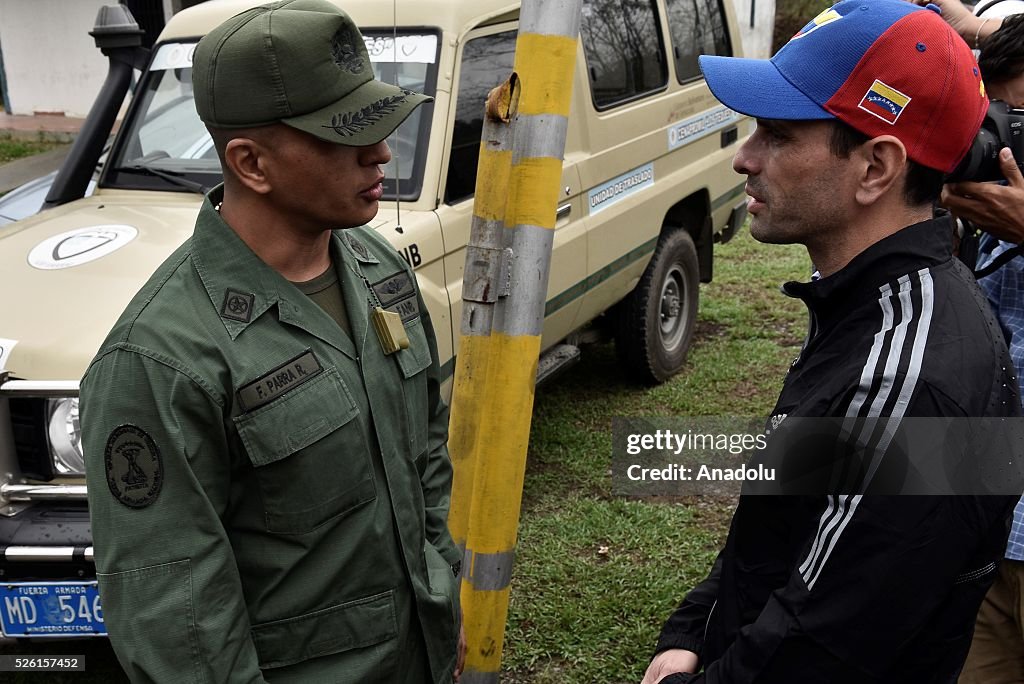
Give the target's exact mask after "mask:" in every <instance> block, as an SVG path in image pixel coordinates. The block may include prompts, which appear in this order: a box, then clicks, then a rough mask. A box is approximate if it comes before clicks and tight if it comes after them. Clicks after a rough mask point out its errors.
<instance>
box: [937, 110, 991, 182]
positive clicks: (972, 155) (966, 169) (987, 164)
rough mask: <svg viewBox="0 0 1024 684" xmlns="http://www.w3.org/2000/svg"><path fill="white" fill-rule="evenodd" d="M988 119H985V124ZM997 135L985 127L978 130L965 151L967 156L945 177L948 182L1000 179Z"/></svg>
mask: <svg viewBox="0 0 1024 684" xmlns="http://www.w3.org/2000/svg"><path fill="white" fill-rule="evenodd" d="M988 122H989V119H985V123H986V124H987V123H988ZM1001 147H1002V146H1001V144H1000V142H999V137H998V136H997V135H996V134H995V133H993V132H992V131H990V130H989V129H988V128H986V127H982V129H981V130H980V131H978V137H977V138H975V139H974V144H973V145H971V149H970V150H969V151H968V152H967V156H966V157H964V159H963V161H961V162H960V164H959V165H957V167H956V168H955V169H953V173H951V174H949V177H948V178H947V179H946V180H947V181H948V182H950V183H957V182H959V181H968V180H969V181H979V182H980V181H990V180H1001V179H1002V177H1003V173H1002V171H1000V170H999V150H1000V148H1001Z"/></svg>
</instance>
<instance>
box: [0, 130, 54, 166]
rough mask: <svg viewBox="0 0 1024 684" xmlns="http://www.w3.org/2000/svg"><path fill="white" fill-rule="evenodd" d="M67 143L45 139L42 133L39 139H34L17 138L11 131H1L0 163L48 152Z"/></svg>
mask: <svg viewBox="0 0 1024 684" xmlns="http://www.w3.org/2000/svg"><path fill="white" fill-rule="evenodd" d="M66 144H67V143H64V142H56V141H53V140H43V139H42V136H41V135H40V138H39V139H38V140H32V139H22V138H15V137H13V136H11V135H10V134H9V133H7V134H2V133H0V164H6V163H7V162H12V161H14V160H15V159H21V158H22V157H30V156H32V155H33V154H39V153H40V152H47V151H49V150H52V149H54V148H57V147H61V146H63V145H66Z"/></svg>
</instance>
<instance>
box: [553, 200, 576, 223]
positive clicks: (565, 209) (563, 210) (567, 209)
mask: <svg viewBox="0 0 1024 684" xmlns="http://www.w3.org/2000/svg"><path fill="white" fill-rule="evenodd" d="M549 206H550V205H549ZM571 213H572V205H571V204H563V205H562V206H560V207H558V211H557V212H555V220H556V221H561V220H562V219H564V218H565V217H566V216H568V215H569V214H571Z"/></svg>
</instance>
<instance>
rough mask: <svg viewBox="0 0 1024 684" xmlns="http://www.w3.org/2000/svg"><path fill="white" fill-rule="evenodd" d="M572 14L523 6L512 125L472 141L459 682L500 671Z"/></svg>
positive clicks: (554, 6) (572, 1) (470, 683)
mask: <svg viewBox="0 0 1024 684" xmlns="http://www.w3.org/2000/svg"><path fill="white" fill-rule="evenodd" d="M581 4H582V0H524V2H523V4H522V9H521V11H520V20H519V36H518V39H517V43H516V57H515V73H514V74H513V76H512V77H511V78H510V79H509V81H508V82H507V83H506V84H505V86H504V89H505V90H504V95H502V94H501V93H502V91H501V90H499V91H498V95H497V97H496V96H495V94H494V93H492V98H491V99H497V100H498V102H500V103H505V102H507V103H508V111H507V114H508V116H507V118H508V119H509V122H510V123H509V125H508V126H507V127H506V126H502V125H498V124H495V126H494V127H492V130H491V131H490V137H489V136H488V131H486V130H485V135H484V139H483V141H482V142H481V153H480V163H479V165H478V175H477V195H476V197H475V200H474V201H475V204H474V219H473V231H472V232H473V233H475V234H476V237H477V238H479V242H478V243H474V241H473V240H474V238H473V235H472V234H471V238H470V239H471V247H470V248H469V249H468V250H467V255H466V270H465V281H464V285H463V288H464V297H463V298H464V300H465V303H464V309H463V319H462V335H461V338H460V342H459V353H458V359H457V364H456V373H455V386H454V394H453V401H452V429H451V434H452V437H451V439H450V441H449V448H450V450H451V452H452V459H453V462H454V464H455V469H456V473H455V482H454V484H453V492H452V513H451V517H450V521H449V524H450V527H451V529H452V533H453V536H454V537H455V539H456V542H457V543H459V544H460V545H461V546H463V548H464V560H463V564H462V577H463V581H462V592H461V593H462V609H463V624H464V625H465V629H466V641H467V645H468V652H467V655H466V667H465V671H464V673H463V675H462V681H463V682H465V683H466V684H483V683H488V684H490V683H494V682H497V681H498V671H499V668H500V666H501V653H502V643H503V640H504V633H505V621H506V618H507V615H508V600H509V583H510V581H511V577H512V561H513V557H514V553H515V544H516V536H517V532H518V527H519V512H520V506H521V503H522V492H523V477H524V474H525V470H526V450H527V443H528V441H529V436H530V419H531V414H532V411H533V396H534V384H535V380H536V375H537V360H538V357H539V355H540V343H541V339H540V337H541V331H542V328H543V324H544V304H545V299H546V295H547V286H548V273H549V270H550V265H551V246H552V244H553V242H554V228H555V219H556V211H557V203H558V192H559V188H560V185H561V177H562V156H563V154H564V152H565V134H566V129H567V127H568V121H569V105H570V101H571V95H572V79H573V68H574V66H575V60H576V51H577V50H576V46H577V38H578V35H579V27H580V7H581ZM499 118H500V117H499ZM492 123H495V122H494V121H493V120H492ZM488 125H489V126H490V124H488ZM509 143H511V145H510V146H509ZM481 190H483V193H484V194H482V195H481V194H480V193H481ZM467 501H468V503H467Z"/></svg>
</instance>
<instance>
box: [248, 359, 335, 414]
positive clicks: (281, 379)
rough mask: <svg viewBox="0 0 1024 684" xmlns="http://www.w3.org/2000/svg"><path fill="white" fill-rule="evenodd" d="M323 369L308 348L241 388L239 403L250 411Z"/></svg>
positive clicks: (288, 390)
mask: <svg viewBox="0 0 1024 684" xmlns="http://www.w3.org/2000/svg"><path fill="white" fill-rule="evenodd" d="M323 370H324V367H323V366H321V365H320V361H319V360H318V359H317V358H316V354H314V353H313V351H312V350H307V351H305V352H303V353H302V354H299V355H298V356H296V357H295V358H294V359H292V360H290V361H285V362H284V363H282V364H281V365H280V366H278V367H277V368H274V369H273V370H271V371H268V372H266V373H264V374H263V375H261V376H260V377H258V378H256V379H255V380H253V381H252V382H250V383H249V384H248V385H245V386H244V387H241V388H239V390H238V393H237V394H238V403H239V404H240V405H241V407H242V410H243V411H245V412H247V413H248V412H249V411H252V410H254V409H258V408H259V407H260V406H263V405H264V404H269V403H270V402H272V401H274V400H275V399H277V398H278V397H280V396H281V395H282V394H285V393H286V392H290V391H292V390H293V389H295V388H296V387H298V386H299V385H301V384H303V383H305V382H309V381H310V380H312V379H313V378H314V377H316V376H317V375H319V374H320V373H322V372H323Z"/></svg>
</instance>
